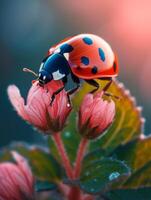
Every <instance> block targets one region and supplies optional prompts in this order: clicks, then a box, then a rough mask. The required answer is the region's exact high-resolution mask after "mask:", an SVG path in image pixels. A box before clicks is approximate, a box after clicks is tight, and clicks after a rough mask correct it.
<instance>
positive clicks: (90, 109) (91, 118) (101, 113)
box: [78, 92, 115, 139]
mask: <svg viewBox="0 0 151 200" xmlns="http://www.w3.org/2000/svg"><path fill="white" fill-rule="evenodd" d="M102 95H103V92H99V93H97V94H96V95H93V94H90V93H89V94H87V95H86V96H85V97H84V100H83V102H82V104H81V107H80V110H79V121H78V127H79V131H80V134H81V135H83V136H84V137H86V138H88V139H94V138H96V137H98V136H100V135H102V134H103V133H104V131H105V130H106V129H107V128H108V127H109V126H110V125H111V123H112V122H113V119H114V116H115V104H114V102H113V101H112V100H110V101H107V100H103V99H102Z"/></svg>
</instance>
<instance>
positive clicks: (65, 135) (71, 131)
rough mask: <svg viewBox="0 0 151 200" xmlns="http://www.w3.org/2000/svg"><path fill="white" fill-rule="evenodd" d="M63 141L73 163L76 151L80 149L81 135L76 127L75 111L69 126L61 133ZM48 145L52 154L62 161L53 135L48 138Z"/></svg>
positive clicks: (69, 120) (70, 118)
mask: <svg viewBox="0 0 151 200" xmlns="http://www.w3.org/2000/svg"><path fill="white" fill-rule="evenodd" d="M61 136H62V141H63V143H64V145H65V149H66V151H67V154H68V156H69V159H70V160H71V162H72V163H73V162H74V160H75V157H76V152H77V149H78V145H79V141H80V135H79V134H78V133H77V129H76V113H75V112H74V111H73V112H72V113H71V115H70V117H69V119H68V126H66V127H65V129H64V130H63V132H62V133H61ZM48 146H49V148H50V151H51V153H52V155H53V156H54V157H55V158H56V159H57V160H58V161H60V156H59V154H58V151H57V149H56V146H55V144H54V141H53V139H52V138H51V137H49V139H48Z"/></svg>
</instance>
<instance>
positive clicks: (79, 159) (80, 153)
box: [74, 137, 89, 178]
mask: <svg viewBox="0 0 151 200" xmlns="http://www.w3.org/2000/svg"><path fill="white" fill-rule="evenodd" d="M88 143H89V140H88V139H87V138H84V137H83V138H82V139H81V141H80V144H79V148H78V152H77V156H76V161H75V167H74V178H78V177H79V176H80V172H81V163H82V160H83V157H84V154H85V151H86V149H87V146H88Z"/></svg>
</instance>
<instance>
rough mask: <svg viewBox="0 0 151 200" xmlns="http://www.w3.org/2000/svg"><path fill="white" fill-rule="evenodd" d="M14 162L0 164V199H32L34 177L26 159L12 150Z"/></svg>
mask: <svg viewBox="0 0 151 200" xmlns="http://www.w3.org/2000/svg"><path fill="white" fill-rule="evenodd" d="M12 155H13V157H14V159H15V160H16V164H13V163H9V162H4V163H1V164H0V200H13V199H14V200H34V178H33V176H32V173H31V170H30V168H29V166H28V163H27V161H26V160H25V159H24V158H23V157H22V156H21V155H19V154H18V153H17V152H12Z"/></svg>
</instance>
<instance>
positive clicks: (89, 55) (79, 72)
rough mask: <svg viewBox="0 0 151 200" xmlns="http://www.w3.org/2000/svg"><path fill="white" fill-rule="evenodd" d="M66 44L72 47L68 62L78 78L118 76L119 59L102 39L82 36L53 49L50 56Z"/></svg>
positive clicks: (88, 35)
mask: <svg viewBox="0 0 151 200" xmlns="http://www.w3.org/2000/svg"><path fill="white" fill-rule="evenodd" d="M65 43H66V44H68V45H70V46H72V51H71V52H70V53H69V59H68V62H69V64H70V67H71V71H72V72H73V74H74V75H76V76H77V77H79V78H82V79H95V78H106V77H115V76H117V75H118V63H117V58H116V56H115V54H114V53H113V51H112V49H111V47H110V46H109V44H108V43H107V42H105V41H104V40H103V39H102V38H100V37H98V36H96V35H93V34H80V35H77V36H74V37H71V38H69V39H66V40H64V41H63V42H61V43H59V44H58V45H56V46H54V47H52V48H51V49H50V50H49V54H52V53H54V52H57V51H58V49H60V47H61V46H62V45H63V44H65Z"/></svg>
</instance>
